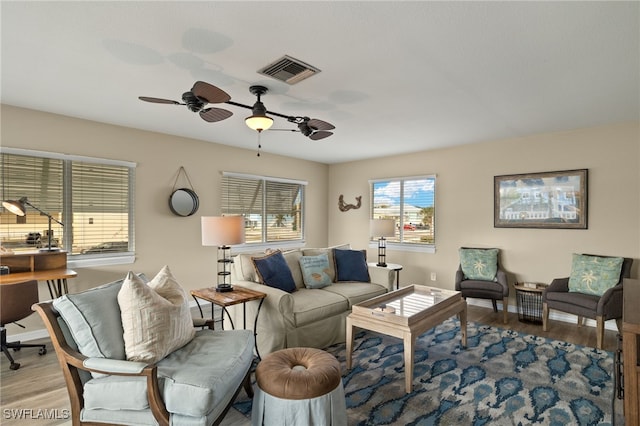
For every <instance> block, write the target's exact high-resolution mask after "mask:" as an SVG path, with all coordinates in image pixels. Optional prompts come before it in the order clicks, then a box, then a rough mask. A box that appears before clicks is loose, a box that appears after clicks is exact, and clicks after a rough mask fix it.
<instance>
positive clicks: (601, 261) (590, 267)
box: [569, 253, 624, 296]
mask: <svg viewBox="0 0 640 426" xmlns="http://www.w3.org/2000/svg"><path fill="white" fill-rule="evenodd" d="M623 261H624V259H623V258H622V257H601V256H590V255H585V254H575V253H574V254H573V261H572V263H571V275H570V276H569V292H575V293H584V294H592V295H595V296H602V295H603V294H604V292H605V291H607V290H608V289H610V288H611V287H614V286H615V285H616V284H618V282H620V272H621V271H622V262H623Z"/></svg>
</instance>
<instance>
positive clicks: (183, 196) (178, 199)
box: [169, 188, 200, 217]
mask: <svg viewBox="0 0 640 426" xmlns="http://www.w3.org/2000/svg"><path fill="white" fill-rule="evenodd" d="M198 207H200V201H199V200H198V194H196V193H195V192H193V190H192V189H189V188H180V189H176V190H175V191H173V193H172V194H171V196H170V197H169V208H170V209H171V211H172V212H173V214H175V215H178V216H183V217H185V216H191V215H192V214H194V213H195V212H197V211H198Z"/></svg>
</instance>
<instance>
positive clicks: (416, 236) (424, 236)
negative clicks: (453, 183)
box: [369, 175, 436, 249]
mask: <svg viewBox="0 0 640 426" xmlns="http://www.w3.org/2000/svg"><path fill="white" fill-rule="evenodd" d="M369 184H370V186H371V188H370V189H371V201H372V208H371V218H372V219H394V220H395V221H396V235H395V236H393V237H389V238H387V242H388V245H389V246H393V245H400V246H402V247H403V248H409V247H417V248H430V249H433V248H435V226H434V225H435V215H436V211H435V185H436V177H435V176H434V175H430V176H418V177H407V178H396V179H380V180H372V181H370V182H369ZM375 239H376V237H375V236H373V237H372V240H375Z"/></svg>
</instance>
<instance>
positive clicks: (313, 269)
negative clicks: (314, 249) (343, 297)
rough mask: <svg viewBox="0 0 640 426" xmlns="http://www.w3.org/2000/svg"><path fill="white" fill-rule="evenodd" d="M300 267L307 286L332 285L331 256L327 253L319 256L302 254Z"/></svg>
mask: <svg viewBox="0 0 640 426" xmlns="http://www.w3.org/2000/svg"><path fill="white" fill-rule="evenodd" d="M299 262H300V269H301V270H302V277H303V279H304V285H305V287H307V288H323V287H326V286H328V285H331V277H330V276H329V257H328V256H327V254H326V253H323V254H319V255H317V256H301V257H300V259H299Z"/></svg>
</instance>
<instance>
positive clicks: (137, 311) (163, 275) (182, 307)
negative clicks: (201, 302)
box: [118, 266, 195, 363]
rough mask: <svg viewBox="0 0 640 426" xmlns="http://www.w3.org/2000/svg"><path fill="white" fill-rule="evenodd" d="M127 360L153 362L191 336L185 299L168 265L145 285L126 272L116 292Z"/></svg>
mask: <svg viewBox="0 0 640 426" xmlns="http://www.w3.org/2000/svg"><path fill="white" fill-rule="evenodd" d="M118 303H119V304H120V311H121V317H122V328H123V330H124V343H125V352H126V355H127V359H128V360H130V361H141V362H148V363H154V362H157V361H159V360H161V359H163V358H164V357H166V356H167V355H168V354H170V353H171V352H173V351H175V350H176V349H178V348H181V347H182V346H184V345H185V344H187V343H189V342H190V341H191V339H193V336H194V335H195V329H194V328H193V320H192V318H191V310H190V308H189V300H188V297H187V293H186V292H185V290H184V289H183V288H182V287H181V286H180V284H178V282H177V281H176V280H175V278H174V277H173V275H172V274H171V271H170V270H169V267H168V266H164V267H163V268H162V269H161V270H160V272H158V274H157V275H156V276H155V277H154V278H153V279H152V280H151V281H150V282H149V284H148V285H147V284H145V283H144V282H143V281H142V280H141V279H140V278H139V277H137V276H136V275H135V274H133V273H132V272H129V274H128V275H127V278H126V279H125V280H124V283H123V284H122V288H121V289H120V292H119V293H118Z"/></svg>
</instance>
